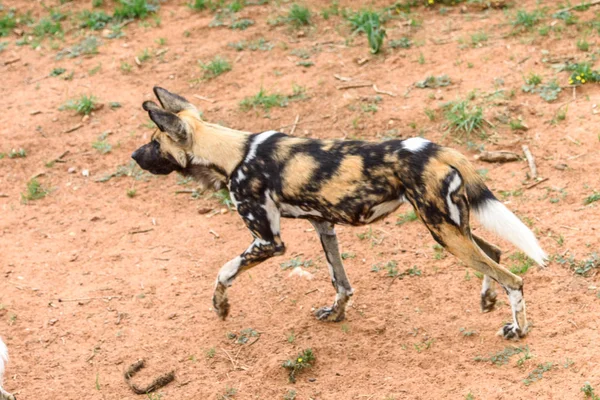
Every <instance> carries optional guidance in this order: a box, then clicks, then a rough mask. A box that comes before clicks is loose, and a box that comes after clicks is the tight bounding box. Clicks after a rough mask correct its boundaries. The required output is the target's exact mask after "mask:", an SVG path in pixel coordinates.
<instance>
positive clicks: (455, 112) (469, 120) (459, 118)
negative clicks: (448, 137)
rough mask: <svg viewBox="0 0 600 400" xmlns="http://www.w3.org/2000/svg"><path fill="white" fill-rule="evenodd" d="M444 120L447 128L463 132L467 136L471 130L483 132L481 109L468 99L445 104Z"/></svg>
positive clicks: (483, 120)
mask: <svg viewBox="0 0 600 400" xmlns="http://www.w3.org/2000/svg"><path fill="white" fill-rule="evenodd" d="M445 109H446V113H445V115H446V120H447V121H448V129H449V130H450V131H452V132H458V133H465V134H466V135H467V137H468V136H470V135H471V133H473V132H480V133H482V134H484V133H485V132H484V129H483V125H484V122H486V121H485V119H484V118H483V109H482V108H481V107H479V106H471V105H470V104H469V101H468V100H463V101H455V102H451V103H449V104H447V105H446V106H445Z"/></svg>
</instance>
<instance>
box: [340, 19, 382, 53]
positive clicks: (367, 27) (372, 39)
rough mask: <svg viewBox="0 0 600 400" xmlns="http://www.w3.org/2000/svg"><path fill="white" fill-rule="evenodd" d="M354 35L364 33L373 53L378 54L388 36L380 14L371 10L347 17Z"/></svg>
mask: <svg viewBox="0 0 600 400" xmlns="http://www.w3.org/2000/svg"><path fill="white" fill-rule="evenodd" d="M346 18H347V19H348V22H349V23H350V26H351V28H352V33H353V34H359V33H364V34H365V35H366V36H367V40H368V41H369V47H370V48H371V53H373V54H377V53H379V51H380V50H381V47H382V46H383V39H384V38H385V36H386V32H385V29H384V28H383V26H382V21H381V16H380V15H379V13H377V12H375V11H371V10H361V11H358V12H356V13H354V14H350V15H348V16H347V17H346Z"/></svg>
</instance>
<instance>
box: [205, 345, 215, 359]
mask: <svg viewBox="0 0 600 400" xmlns="http://www.w3.org/2000/svg"><path fill="white" fill-rule="evenodd" d="M215 354H217V351H216V350H215V348H214V347H211V348H210V349H208V350H206V351H205V352H204V355H205V356H206V358H215Z"/></svg>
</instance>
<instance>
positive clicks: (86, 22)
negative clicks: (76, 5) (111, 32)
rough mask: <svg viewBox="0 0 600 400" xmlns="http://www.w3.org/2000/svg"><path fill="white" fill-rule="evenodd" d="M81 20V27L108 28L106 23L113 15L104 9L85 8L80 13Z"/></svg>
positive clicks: (92, 28) (95, 29) (96, 29)
mask: <svg viewBox="0 0 600 400" xmlns="http://www.w3.org/2000/svg"><path fill="white" fill-rule="evenodd" d="M78 18H79V20H80V21H81V22H80V27H82V28H88V29H91V30H93V31H99V30H101V29H104V28H106V25H108V23H109V22H110V21H111V20H112V17H111V16H110V15H108V14H106V13H105V12H104V11H90V10H83V11H81V12H80V13H79V14H78Z"/></svg>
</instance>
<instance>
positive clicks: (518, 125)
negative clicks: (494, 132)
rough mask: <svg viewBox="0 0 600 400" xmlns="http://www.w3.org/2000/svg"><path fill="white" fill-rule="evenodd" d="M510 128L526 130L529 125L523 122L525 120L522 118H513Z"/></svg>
mask: <svg viewBox="0 0 600 400" xmlns="http://www.w3.org/2000/svg"><path fill="white" fill-rule="evenodd" d="M509 125H510V129H511V130H512V131H526V130H527V126H526V125H524V124H523V121H521V120H520V119H511V120H510V122H509Z"/></svg>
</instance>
